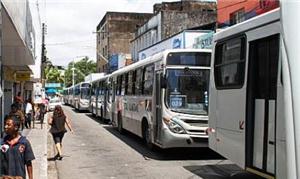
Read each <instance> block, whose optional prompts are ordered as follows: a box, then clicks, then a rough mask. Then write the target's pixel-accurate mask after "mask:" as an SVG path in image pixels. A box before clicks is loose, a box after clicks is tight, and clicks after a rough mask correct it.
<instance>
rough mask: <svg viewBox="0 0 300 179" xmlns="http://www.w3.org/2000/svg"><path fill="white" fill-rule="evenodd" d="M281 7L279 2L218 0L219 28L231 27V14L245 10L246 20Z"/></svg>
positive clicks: (269, 0) (266, 0)
mask: <svg viewBox="0 0 300 179" xmlns="http://www.w3.org/2000/svg"><path fill="white" fill-rule="evenodd" d="M277 7H279V1H278V0H232V1H228V0H218V3H217V9H218V12H217V13H218V15H217V23H218V27H219V28H222V27H226V26H230V25H231V24H230V14H232V13H234V12H236V11H238V10H241V9H244V11H245V20H246V19H249V18H252V17H255V16H257V15H259V14H262V13H265V12H267V11H270V10H272V9H275V8H277Z"/></svg>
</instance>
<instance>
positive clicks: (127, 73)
mask: <svg viewBox="0 0 300 179" xmlns="http://www.w3.org/2000/svg"><path fill="white" fill-rule="evenodd" d="M210 59H211V50H199V49H198V50H195V49H176V50H166V51H164V52H161V53H158V54H155V55H153V56H151V57H149V58H146V59H144V60H142V61H139V62H137V63H134V64H132V65H129V66H127V67H124V68H122V69H119V70H117V71H115V72H114V73H112V74H111V76H110V83H111V84H112V89H113V93H112V106H111V111H112V113H111V121H112V125H113V126H115V127H117V128H118V130H119V131H120V132H122V130H123V129H126V130H127V131H130V132H132V133H134V134H136V135H138V136H140V137H142V138H143V139H145V141H146V143H147V145H148V146H149V147H152V146H153V144H155V145H156V146H158V147H160V148H173V147H207V146H208V136H207V135H206V129H207V127H208V85H209V73H210Z"/></svg>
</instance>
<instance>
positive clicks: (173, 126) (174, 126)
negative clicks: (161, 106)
mask: <svg viewBox="0 0 300 179" xmlns="http://www.w3.org/2000/svg"><path fill="white" fill-rule="evenodd" d="M163 119H164V122H165V124H166V125H167V126H168V128H169V129H170V131H172V132H174V133H176V134H186V131H185V130H184V128H183V127H182V126H181V125H179V124H178V123H177V122H175V121H176V120H177V119H175V118H172V119H166V118H163Z"/></svg>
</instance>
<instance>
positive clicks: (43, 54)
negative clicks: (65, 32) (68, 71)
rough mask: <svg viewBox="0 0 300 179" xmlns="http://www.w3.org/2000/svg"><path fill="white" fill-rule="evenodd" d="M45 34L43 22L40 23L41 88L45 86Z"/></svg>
mask: <svg viewBox="0 0 300 179" xmlns="http://www.w3.org/2000/svg"><path fill="white" fill-rule="evenodd" d="M45 34H46V25H45V23H43V24H42V54H41V83H42V86H43V88H45V71H44V68H45V62H46V56H45V50H46V47H45Z"/></svg>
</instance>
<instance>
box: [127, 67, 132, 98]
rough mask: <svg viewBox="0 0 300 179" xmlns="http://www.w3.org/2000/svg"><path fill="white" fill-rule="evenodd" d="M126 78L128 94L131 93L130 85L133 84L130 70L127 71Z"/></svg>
mask: <svg viewBox="0 0 300 179" xmlns="http://www.w3.org/2000/svg"><path fill="white" fill-rule="evenodd" d="M127 76H128V78H127V93H126V94H128V95H131V94H133V93H132V92H133V91H132V86H133V81H132V72H129V73H128V75H127Z"/></svg>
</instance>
